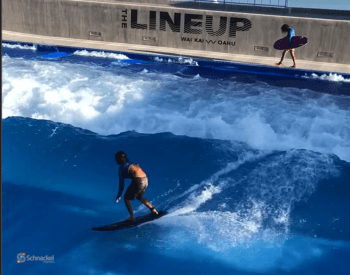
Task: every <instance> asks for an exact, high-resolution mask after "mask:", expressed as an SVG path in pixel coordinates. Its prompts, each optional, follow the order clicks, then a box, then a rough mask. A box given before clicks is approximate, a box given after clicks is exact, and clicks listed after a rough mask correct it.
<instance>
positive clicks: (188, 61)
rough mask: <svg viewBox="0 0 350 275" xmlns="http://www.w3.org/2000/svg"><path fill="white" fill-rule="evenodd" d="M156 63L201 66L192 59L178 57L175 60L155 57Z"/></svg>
mask: <svg viewBox="0 0 350 275" xmlns="http://www.w3.org/2000/svg"><path fill="white" fill-rule="evenodd" d="M154 60H155V61H157V62H165V63H179V64H188V65H191V66H199V65H198V62H197V61H194V60H193V59H192V58H190V57H182V56H180V57H177V58H175V59H172V58H168V59H167V58H161V57H158V56H157V57H155V58H154Z"/></svg>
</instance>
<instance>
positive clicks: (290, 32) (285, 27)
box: [275, 24, 296, 68]
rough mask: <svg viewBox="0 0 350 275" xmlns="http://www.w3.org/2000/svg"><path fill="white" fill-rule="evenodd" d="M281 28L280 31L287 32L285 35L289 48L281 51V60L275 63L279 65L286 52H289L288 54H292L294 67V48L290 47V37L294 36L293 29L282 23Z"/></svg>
mask: <svg viewBox="0 0 350 275" xmlns="http://www.w3.org/2000/svg"><path fill="white" fill-rule="evenodd" d="M281 30H282V32H288V34H287V37H288V41H289V44H288V46H289V48H288V49H286V50H284V51H283V54H282V58H281V61H280V62H278V63H275V65H277V66H279V65H281V64H282V61H283V58H284V56H285V55H286V53H287V52H290V55H291V56H292V59H293V66H292V67H293V68H296V63H295V53H294V49H292V48H291V47H292V37H293V36H295V31H294V29H293V28H292V27H289V26H288V25H287V24H284V25H283V26H282V27H281Z"/></svg>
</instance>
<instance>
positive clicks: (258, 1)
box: [175, 0, 288, 8]
mask: <svg viewBox="0 0 350 275" xmlns="http://www.w3.org/2000/svg"><path fill="white" fill-rule="evenodd" d="M175 1H176V2H182V1H179V0H175ZM183 2H205V3H216V4H233V5H244V6H260V7H279V8H287V7H288V0H183Z"/></svg>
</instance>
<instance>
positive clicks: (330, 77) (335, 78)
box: [302, 73, 350, 82]
mask: <svg viewBox="0 0 350 275" xmlns="http://www.w3.org/2000/svg"><path fill="white" fill-rule="evenodd" d="M302 77H303V78H312V79H321V80H328V81H334V82H350V78H344V77H343V76H342V75H338V74H336V73H334V74H333V73H329V75H327V74H322V75H318V74H315V73H312V74H311V75H310V76H308V75H307V74H305V76H302Z"/></svg>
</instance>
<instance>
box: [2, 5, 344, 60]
mask: <svg viewBox="0 0 350 275" xmlns="http://www.w3.org/2000/svg"><path fill="white" fill-rule="evenodd" d="M152 5H155V4H148V5H147V4H139V3H124V2H118V1H108V0H107V1H104V2H103V1H100V2H99V1H94V2H92V1H72V0H3V1H2V26H3V30H8V31H16V32H23V33H31V34H39V35H47V36H56V37H68V38H78V39H93V40H101V41H110V42H122V43H132V44H143V45H154V46H160V47H172V48H184V49H194V50H205V51H215V52H225V53H233V54H245V55H255V56H271V57H280V56H281V51H277V50H275V49H273V44H274V42H275V41H276V40H277V39H279V38H282V37H283V36H284V35H283V34H282V33H281V31H280V27H281V26H282V25H283V24H284V23H287V24H289V25H290V26H293V27H294V29H295V31H296V35H301V36H306V37H308V39H309V43H308V45H306V46H304V47H302V48H299V49H297V50H296V55H297V58H298V59H302V60H312V61H322V62H331V63H342V64H350V46H349V45H350V21H344V20H343V21H337V20H325V19H315V18H298V17H285V16H284V17H280V16H275V15H260V14H252V13H249V14H248V13H238V12H223V11H209V10H195V9H185V8H175V7H171V6H166V5H163V6H160V5H155V6H153V7H152ZM175 13H176V14H177V16H178V18H180V25H179V26H173V30H172V29H171V28H170V27H169V24H168V23H167V22H165V31H163V30H161V20H160V17H161V15H162V16H163V17H164V18H167V14H168V15H169V18H171V20H173V21H174V19H175ZM136 15H137V21H135V22H134V23H133V24H132V19H133V20H136ZM152 16H153V21H152ZM195 16H197V17H198V18H200V19H193V18H194V17H195ZM191 17H192V19H190V18H191ZM211 17H212V19H213V20H212V25H211V24H210V18H211ZM220 17H221V19H220ZM154 18H155V19H154ZM186 18H187V21H188V22H187V25H185V19H186ZM154 20H155V21H154ZM220 20H222V23H224V22H226V23H225V24H222V26H221V30H222V31H221V32H219V33H217V31H218V30H219V27H220V25H219V22H220ZM225 20H226V21H225ZM231 20H232V24H230V22H231ZM163 22H164V21H163ZM191 22H192V23H191ZM174 23H175V22H174ZM206 23H207V24H206ZM191 24H192V26H191ZM196 24H197V26H194V25H196ZM175 25H176V23H175ZM206 25H207V26H206ZM230 25H231V31H230ZM163 26H164V24H163ZM142 28H144V29H142ZM152 28H153V29H152ZM225 29H226V31H224V30H225ZM194 32H196V33H194ZM215 32H216V33H215ZM230 34H231V36H230ZM234 34H235V35H234ZM184 39H185V40H186V41H183V40H184Z"/></svg>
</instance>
